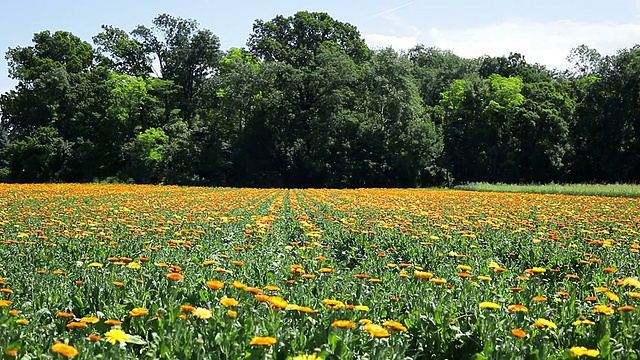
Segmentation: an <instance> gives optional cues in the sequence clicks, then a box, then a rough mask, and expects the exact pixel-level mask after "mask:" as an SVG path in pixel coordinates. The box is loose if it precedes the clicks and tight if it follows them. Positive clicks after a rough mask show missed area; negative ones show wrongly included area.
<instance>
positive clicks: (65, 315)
mask: <svg viewBox="0 0 640 360" xmlns="http://www.w3.org/2000/svg"><path fill="white" fill-rule="evenodd" d="M74 316H75V315H74V314H73V313H72V312H62V311H58V312H57V313H56V317H59V318H72V317H74Z"/></svg>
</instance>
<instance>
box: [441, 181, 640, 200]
mask: <svg viewBox="0 0 640 360" xmlns="http://www.w3.org/2000/svg"><path fill="white" fill-rule="evenodd" d="M454 188H455V189H456V190H470V191H495V192H517V193H532V194H563V195H593V196H621V197H640V185H639V184H540V185H535V184H531V185H524V184H523V185H516V184H490V183H485V182H480V183H470V184H465V185H458V186H455V187H454Z"/></svg>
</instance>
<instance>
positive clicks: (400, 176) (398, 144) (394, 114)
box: [0, 12, 640, 187]
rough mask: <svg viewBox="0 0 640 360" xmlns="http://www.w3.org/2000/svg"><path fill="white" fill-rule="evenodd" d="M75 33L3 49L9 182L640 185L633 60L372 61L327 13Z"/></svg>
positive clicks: (353, 31) (581, 50)
mask: <svg viewBox="0 0 640 360" xmlns="http://www.w3.org/2000/svg"><path fill="white" fill-rule="evenodd" d="M102 29H103V30H102V32H100V33H99V34H97V35H96V36H95V37H93V39H91V40H92V42H91V43H89V42H87V41H86V39H80V38H78V37H76V36H74V35H73V34H71V33H69V32H65V31H57V32H50V31H43V32H40V33H38V34H35V35H34V37H33V44H31V45H29V46H25V47H15V48H12V49H10V50H9V51H8V53H7V59H8V62H9V73H10V76H11V77H12V78H14V79H16V80H17V82H18V83H17V86H16V88H15V89H14V90H12V91H10V92H8V93H6V94H2V95H1V97H0V110H1V118H0V119H1V121H0V125H1V126H0V180H1V181H10V182H90V181H119V182H137V183H165V184H190V185H223V186H257V187H262V186H273V187H283V186H284V187H415V186H429V185H443V184H452V183H462V182H469V181H490V182H498V181H499V182H551V181H554V182H630V181H631V182H632V181H637V179H640V157H639V156H638V153H639V150H640V149H639V146H640V46H636V47H633V48H631V49H623V50H620V51H619V52H618V53H617V54H616V55H613V56H601V55H600V54H598V52H597V51H596V50H594V49H590V48H588V47H586V46H580V47H577V48H575V49H573V50H572V51H571V52H570V54H568V56H569V57H568V58H569V59H570V61H571V63H572V64H573V65H572V68H571V69H569V70H567V71H562V72H560V71H557V70H550V69H547V68H545V67H544V66H542V65H539V64H531V63H527V61H526V60H525V57H524V56H523V55H521V54H511V55H509V56H507V57H489V56H485V57H481V58H476V59H466V58H461V57H459V56H456V55H455V54H453V53H452V52H450V51H447V50H442V49H438V48H433V47H426V46H417V47H415V48H413V49H410V50H409V51H407V52H400V53H398V52H396V51H394V50H392V49H370V48H368V47H367V45H366V44H365V42H364V40H363V38H362V37H361V36H360V34H359V32H358V30H357V28H356V27H354V26H353V25H350V24H347V23H344V22H340V21H337V20H335V19H333V18H331V17H330V16H329V15H328V14H325V13H310V12H299V13H297V14H295V15H293V16H290V17H284V16H277V17H276V18H274V19H271V20H269V21H263V20H257V21H255V23H254V25H253V32H252V34H251V35H250V37H249V39H248V41H247V44H246V48H232V49H228V50H226V51H223V50H222V49H221V46H220V41H219V39H218V37H217V36H216V35H215V34H213V33H212V32H211V31H209V30H207V29H202V28H200V26H199V25H198V23H197V22H196V21H193V20H185V19H180V18H176V17H173V16H171V15H166V14H164V15H160V16H158V17H156V18H155V19H153V21H152V24H151V25H149V26H143V25H141V26H138V27H136V28H135V29H127V30H123V29H118V28H115V27H112V26H108V25H105V26H103V28H102Z"/></svg>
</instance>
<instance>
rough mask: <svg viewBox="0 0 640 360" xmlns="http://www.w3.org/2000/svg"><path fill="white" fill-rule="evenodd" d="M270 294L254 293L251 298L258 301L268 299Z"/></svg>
mask: <svg viewBox="0 0 640 360" xmlns="http://www.w3.org/2000/svg"><path fill="white" fill-rule="evenodd" d="M270 297H271V296H269V295H266V294H256V295H255V296H254V297H253V298H254V299H256V300H258V301H269V298H270Z"/></svg>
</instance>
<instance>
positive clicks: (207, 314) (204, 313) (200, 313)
mask: <svg viewBox="0 0 640 360" xmlns="http://www.w3.org/2000/svg"><path fill="white" fill-rule="evenodd" d="M193 316H195V317H197V318H198V319H202V320H205V319H209V318H211V316H212V314H211V310H209V309H205V308H201V307H199V308H196V309H195V310H193Z"/></svg>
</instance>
